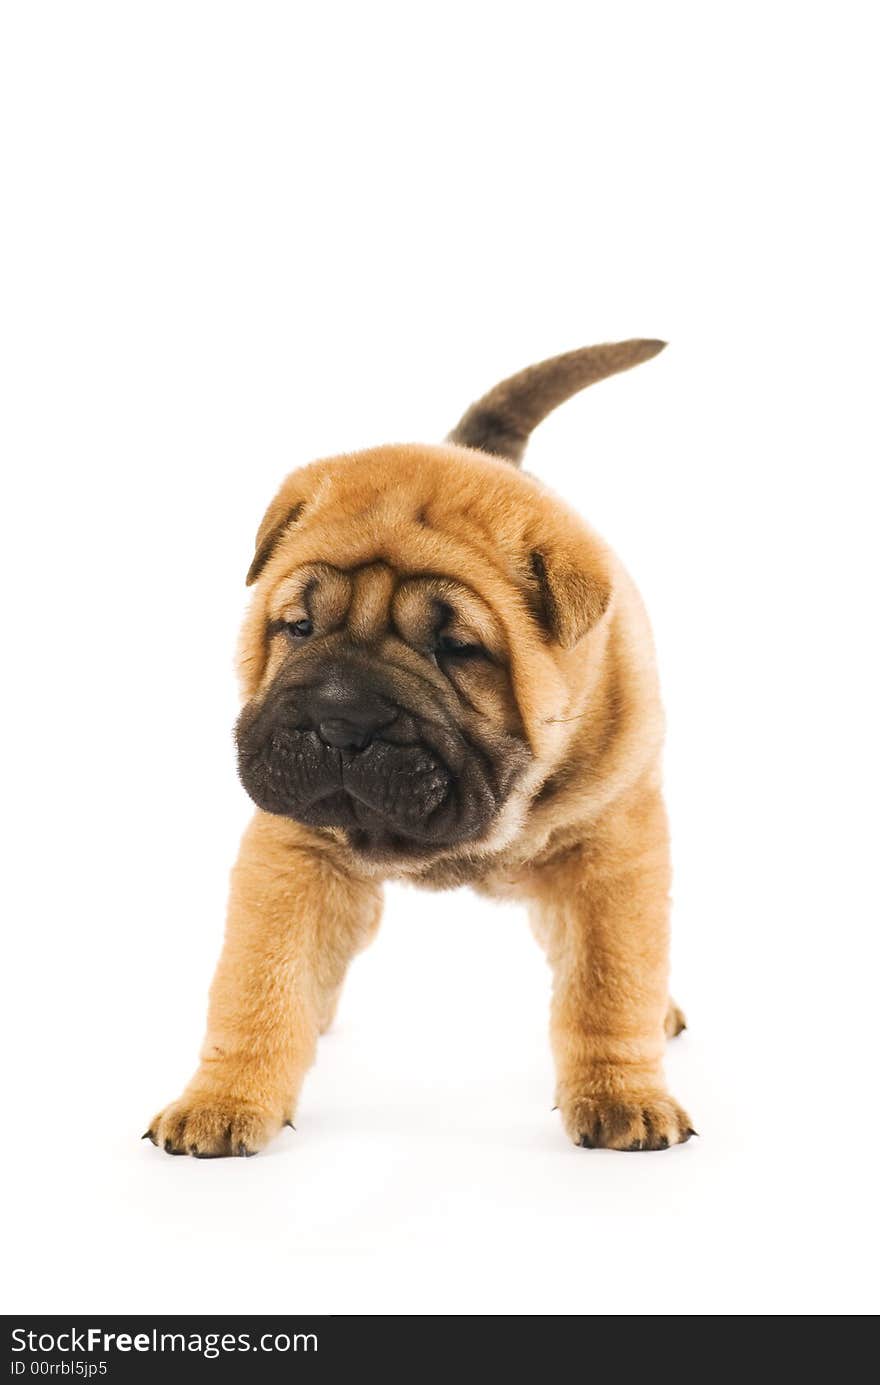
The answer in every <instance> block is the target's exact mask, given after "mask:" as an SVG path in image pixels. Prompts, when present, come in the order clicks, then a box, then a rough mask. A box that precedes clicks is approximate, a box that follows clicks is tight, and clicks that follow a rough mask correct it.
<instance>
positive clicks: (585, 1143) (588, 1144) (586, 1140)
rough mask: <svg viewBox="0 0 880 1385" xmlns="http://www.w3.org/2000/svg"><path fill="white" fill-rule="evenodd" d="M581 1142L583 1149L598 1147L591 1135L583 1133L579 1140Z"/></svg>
mask: <svg viewBox="0 0 880 1385" xmlns="http://www.w3.org/2000/svg"><path fill="white" fill-rule="evenodd" d="M579 1144H580V1147H581V1149H595V1148H596V1146H595V1145H594V1144H593V1141H592V1140H591V1139H590V1137H589V1135H581V1138H580V1140H579Z"/></svg>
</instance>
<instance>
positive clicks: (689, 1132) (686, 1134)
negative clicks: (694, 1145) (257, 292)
mask: <svg viewBox="0 0 880 1385" xmlns="http://www.w3.org/2000/svg"><path fill="white" fill-rule="evenodd" d="M691 1135H696V1137H697V1139H699V1138H700V1132H699V1131H698V1130H692V1129H691V1127H690V1126H688V1128H687V1130H686V1131H685V1132H684V1138H685V1140H689V1139H690V1138H691ZM682 1144H684V1140H683V1141H682Z"/></svg>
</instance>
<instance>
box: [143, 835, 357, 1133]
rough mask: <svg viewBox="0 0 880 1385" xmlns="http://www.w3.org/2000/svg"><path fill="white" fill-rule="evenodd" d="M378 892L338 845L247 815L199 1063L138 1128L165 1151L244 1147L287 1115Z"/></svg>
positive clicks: (288, 1118)
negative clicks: (177, 1092)
mask: <svg viewBox="0 0 880 1385" xmlns="http://www.w3.org/2000/svg"><path fill="white" fill-rule="evenodd" d="M380 911H381V892H380V889H379V887H378V886H377V885H376V884H375V883H373V882H371V881H368V880H366V879H365V878H363V877H361V876H360V875H358V874H357V873H356V872H354V871H353V870H352V868H351V864H350V861H349V858H348V856H347V854H346V853H344V851H343V849H342V848H337V847H336V846H335V845H334V844H333V843H330V842H325V841H323V840H319V839H318V838H316V837H315V836H313V835H312V834H311V833H309V832H308V831H307V829H305V828H303V827H300V826H298V825H297V824H295V823H292V822H288V821H287V820H286V819H284V818H278V817H271V816H269V815H268V814H266V813H262V812H258V813H257V814H256V816H255V818H254V819H253V822H252V823H251V825H250V827H249V828H248V830H247V831H246V833H245V836H244V839H243V841H242V845H241V851H240V854H239V858H238V862H237V864H236V866H235V869H234V871H233V874H232V887H231V894H230V903H229V916H228V921H227V927H226V941H225V943H224V947H223V952H222V955H221V957H220V963H219V966H218V968H217V973H216V975H215V977H214V982H213V985H212V987H211V998H210V1005H209V1009H208V1030H207V1034H206V1036H205V1042H204V1045H203V1048H202V1055H201V1064H200V1066H199V1069H198V1071H197V1072H196V1074H195V1076H194V1078H193V1079H192V1081H191V1082H190V1084H189V1086H188V1087H187V1088H186V1091H185V1092H184V1093H183V1096H182V1097H181V1098H180V1099H179V1100H178V1101H175V1102H173V1103H172V1104H171V1105H170V1106H168V1107H166V1108H165V1110H164V1111H162V1112H160V1114H159V1115H158V1116H156V1118H155V1119H154V1120H153V1121H152V1123H151V1125H150V1128H149V1130H148V1131H147V1134H148V1135H149V1137H150V1138H151V1139H152V1140H153V1142H154V1144H158V1145H160V1146H161V1147H162V1148H164V1149H165V1150H167V1152H168V1153H169V1154H194V1155H196V1156H198V1157H201V1158H210V1157H217V1156H221V1155H229V1154H232V1155H247V1154H255V1153H256V1152H257V1150H259V1149H261V1148H262V1147H263V1145H265V1144H266V1142H267V1141H268V1140H269V1139H271V1137H272V1136H273V1135H274V1134H275V1133H276V1131H277V1130H278V1129H279V1128H280V1127H281V1126H282V1125H283V1124H284V1123H285V1122H287V1121H291V1120H292V1117H293V1113H294V1111H295V1109H296V1102H297V1098H298V1096H299V1090H300V1087H301V1085H302V1081H303V1077H304V1076H305V1073H306V1071H307V1069H308V1068H309V1066H310V1065H311V1063H312V1060H313V1058H314V1054H315V1046H316V1042H317V1037H318V1034H319V1032H320V1031H321V1030H322V1029H324V1028H326V1025H327V1023H328V1021H329V1017H330V1015H331V1013H332V1009H333V1006H334V1005H335V1001H336V997H337V995H338V992H339V989H340V987H341V985H342V980H343V977H344V975H345V970H346V968H347V966H348V963H349V961H350V959H351V957H352V956H353V955H354V953H355V952H357V951H359V949H360V948H361V947H363V946H364V945H365V944H366V943H367V942H368V941H369V939H370V937H371V936H372V934H373V932H374V931H375V929H376V927H377V925H378V922H379V915H380Z"/></svg>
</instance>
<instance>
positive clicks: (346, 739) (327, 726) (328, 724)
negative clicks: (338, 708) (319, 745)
mask: <svg viewBox="0 0 880 1385" xmlns="http://www.w3.org/2000/svg"><path fill="white" fill-rule="evenodd" d="M375 729H378V728H372V729H369V728H366V727H363V726H356V725H355V724H354V722H353V721H346V719H345V717H328V719H327V720H326V721H320V722H318V735H319V736H320V737H321V740H322V741H323V742H324V744H325V745H333V746H335V747H336V749H337V750H366V748H367V746H368V745H369V744H370V741H371V740H372V739H373V735H374V730H375Z"/></svg>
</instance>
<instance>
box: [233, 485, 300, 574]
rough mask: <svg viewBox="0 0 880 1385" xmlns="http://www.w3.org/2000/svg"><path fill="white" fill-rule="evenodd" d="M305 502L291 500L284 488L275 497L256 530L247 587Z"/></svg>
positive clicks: (267, 559)
mask: <svg viewBox="0 0 880 1385" xmlns="http://www.w3.org/2000/svg"><path fill="white" fill-rule="evenodd" d="M304 505H305V502H304V501H302V500H293V499H292V498H291V495H290V492H289V491H288V490H287V488H286V487H285V488H284V489H283V490H282V491H281V494H280V495H276V497H275V499H274V500H273V501H272V504H271V505H270V506H269V508H268V510H267V511H266V513H265V515H264V516H263V522H262V524H261V525H260V527H259V529H258V530H257V539H256V544H255V547H254V556H253V558H252V560H251V565H250V567H249V568H248V574H247V577H246V578H245V582H246V585H247V586H249V587H250V586H253V584H254V582H256V580H257V578H258V577H259V575H260V573H261V572H262V571H263V568H264V567H265V566H266V564H267V563H268V561H269V559H270V558H271V557H272V554H273V553H274V552H275V548H276V546H277V544H278V540H279V539H280V538H281V536H282V534H285V533H286V532H287V530H288V529H289V527H290V525H291V524H295V523H296V521H297V520H298V519H299V517H300V515H301V514H302V511H303V508H304Z"/></svg>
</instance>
